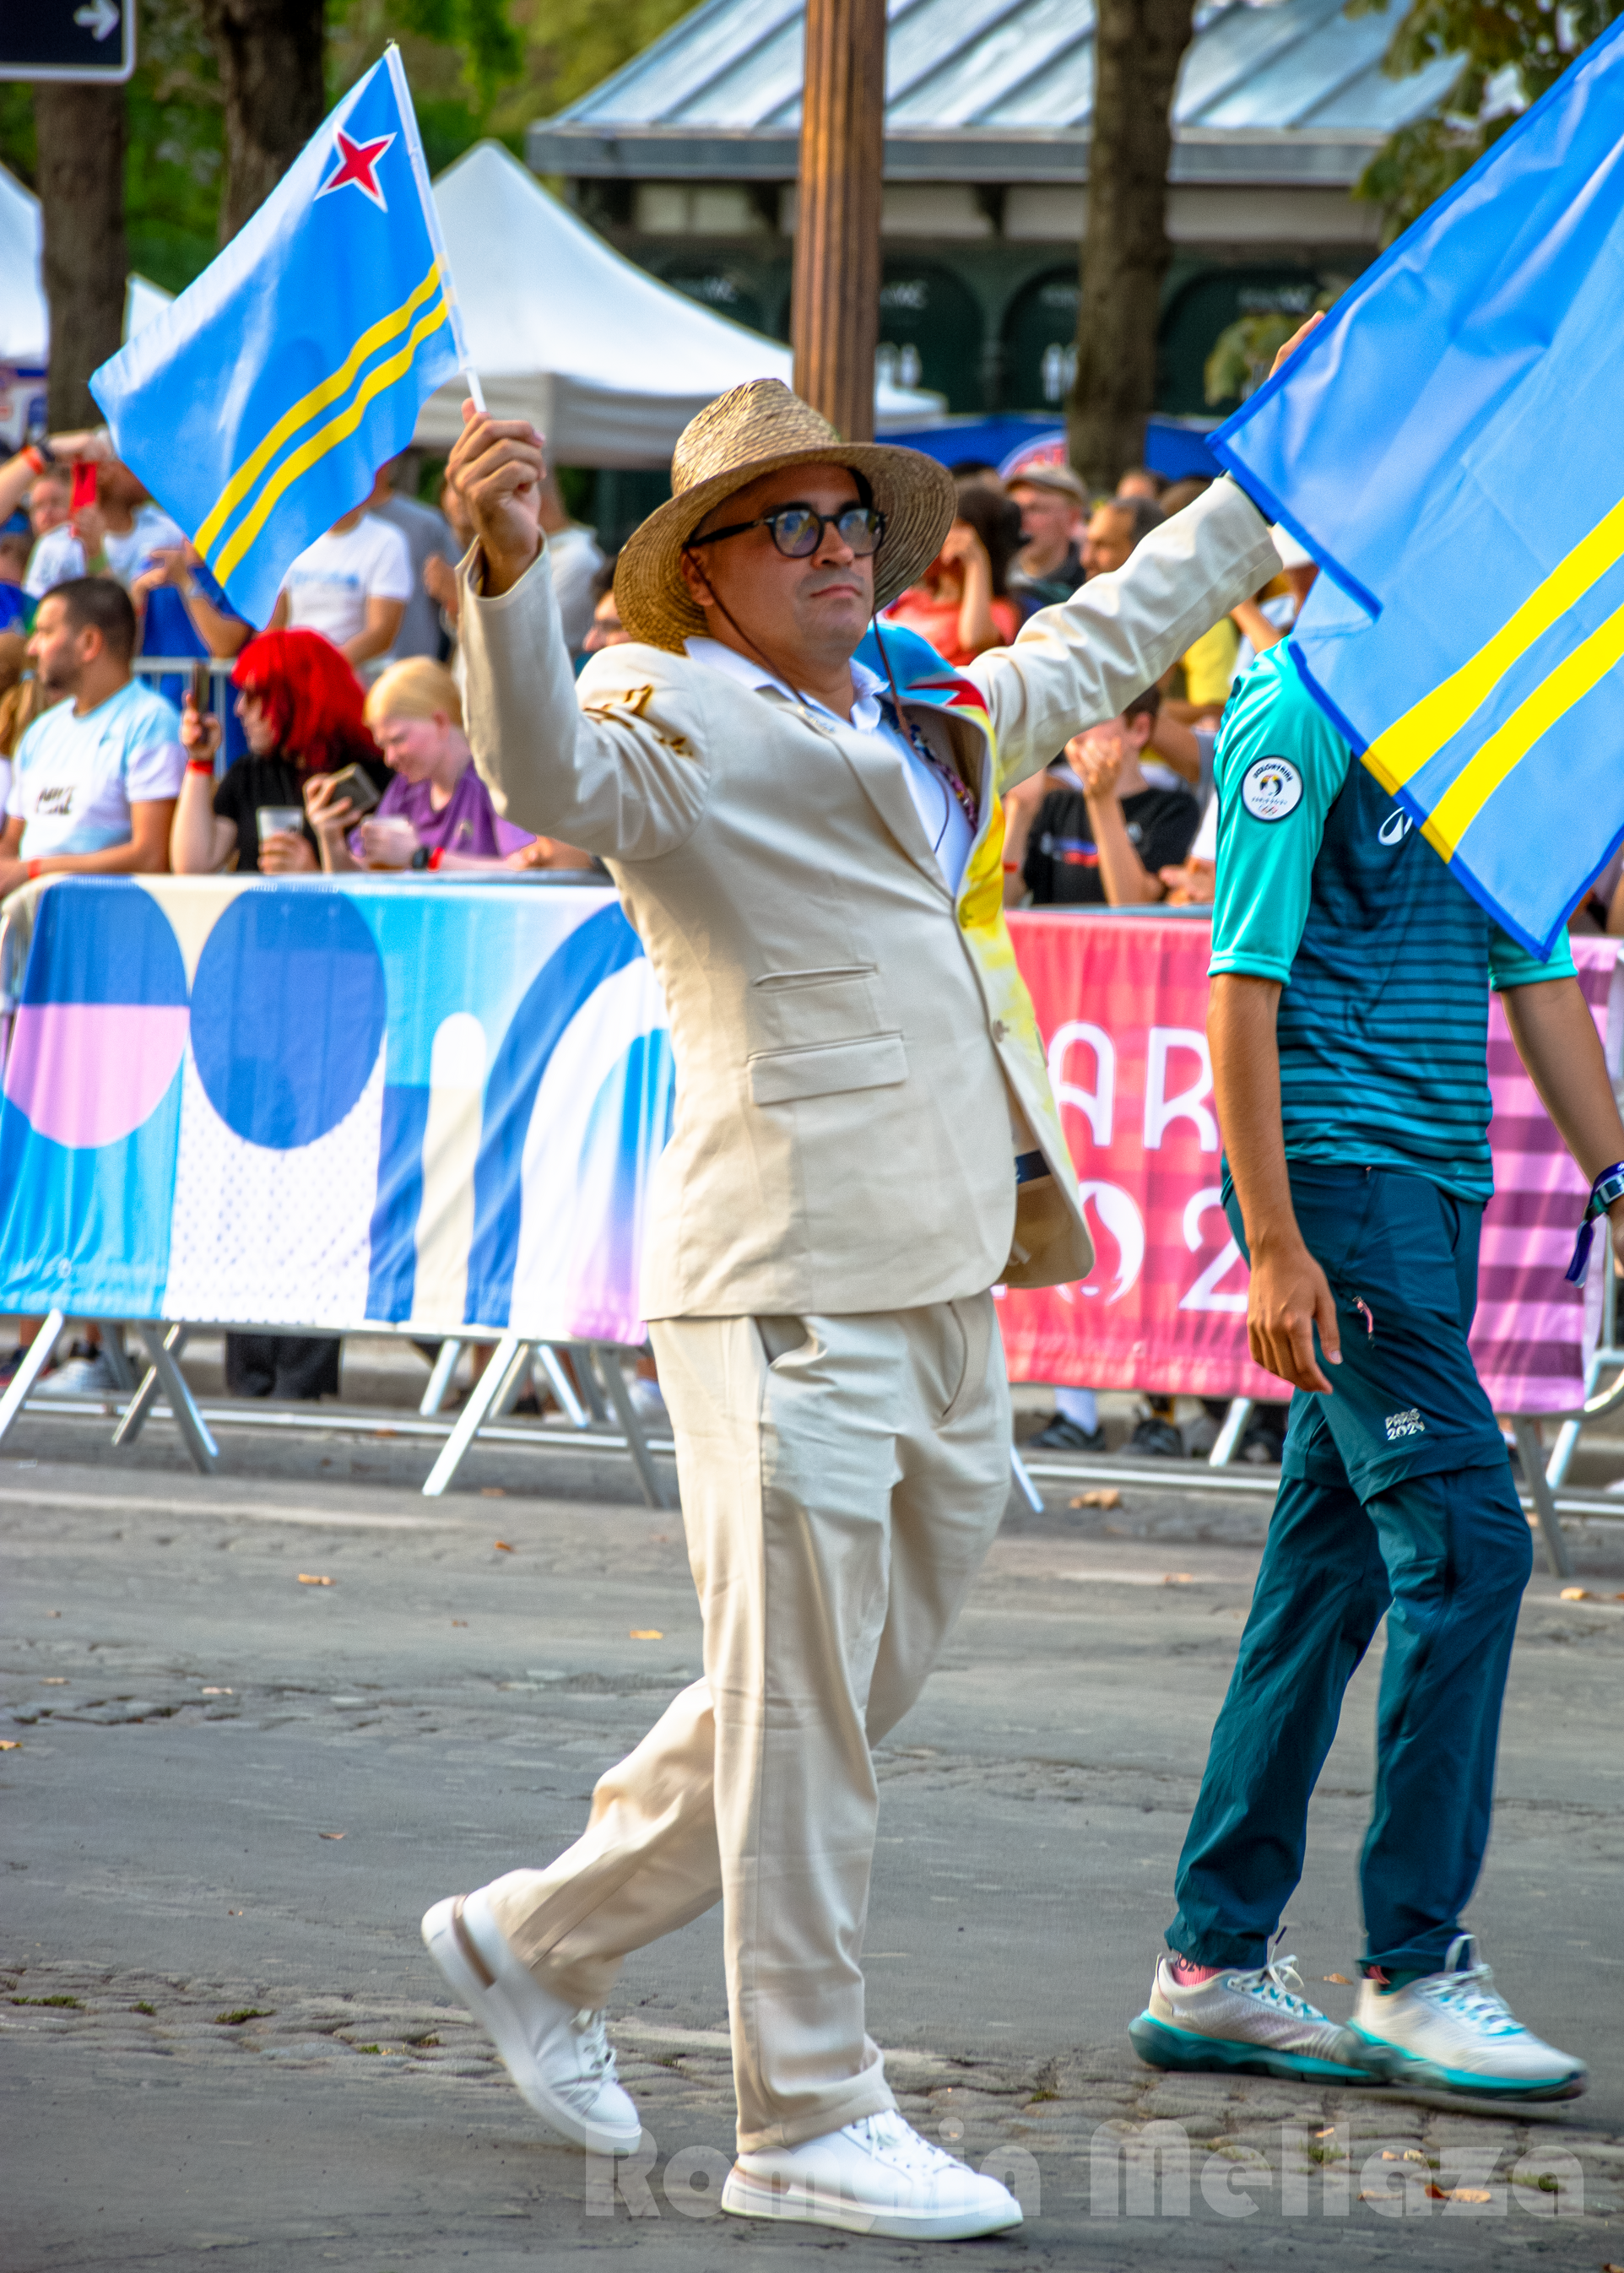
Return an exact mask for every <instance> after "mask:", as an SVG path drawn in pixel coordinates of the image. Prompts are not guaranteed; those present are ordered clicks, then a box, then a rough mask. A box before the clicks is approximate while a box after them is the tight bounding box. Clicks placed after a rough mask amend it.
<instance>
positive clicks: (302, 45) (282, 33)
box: [204, 0, 327, 244]
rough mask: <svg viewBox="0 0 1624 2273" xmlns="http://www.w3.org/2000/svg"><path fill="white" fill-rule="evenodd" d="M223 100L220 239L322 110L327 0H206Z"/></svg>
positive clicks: (261, 196)
mask: <svg viewBox="0 0 1624 2273" xmlns="http://www.w3.org/2000/svg"><path fill="white" fill-rule="evenodd" d="M204 12H205V16H206V19H207V24H208V32H209V37H210V39H211V40H212V41H214V52H215V55H216V56H217V57H218V59H219V64H220V85H221V90H222V95H223V98H224V106H225V130H226V178H225V187H224V189H223V191H222V194H221V199H220V242H221V243H222V244H227V243H228V242H229V240H230V239H231V238H232V237H234V236H236V235H237V230H238V229H241V227H242V226H243V223H244V221H246V220H247V219H248V217H249V215H250V214H253V213H256V212H257V211H258V210H259V206H262V205H263V204H264V203H265V200H266V199H267V197H269V195H270V193H271V191H273V190H274V188H275V186H276V184H277V183H278V182H280V181H281V179H282V176H283V175H284V174H285V173H286V172H287V170H288V169H289V166H290V165H291V164H292V163H293V161H294V160H295V159H296V158H297V156H298V154H299V152H300V151H301V150H302V149H303V148H304V147H305V144H306V143H307V142H308V141H309V139H310V138H311V136H312V134H313V133H314V132H315V131H316V129H317V127H318V126H320V124H321V122H322V120H323V118H324V117H325V116H327V89H326V86H325V85H324V82H323V77H322V65H323V60H324V49H325V36H326V7H325V0H204Z"/></svg>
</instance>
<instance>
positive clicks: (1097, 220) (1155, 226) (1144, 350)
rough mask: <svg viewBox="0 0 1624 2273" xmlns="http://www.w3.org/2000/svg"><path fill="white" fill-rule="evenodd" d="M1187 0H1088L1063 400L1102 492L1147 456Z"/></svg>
mask: <svg viewBox="0 0 1624 2273" xmlns="http://www.w3.org/2000/svg"><path fill="white" fill-rule="evenodd" d="M1192 14H1193V8H1192V0H1098V5H1097V11H1096V29H1095V33H1094V128H1093V139H1092V142H1091V145H1090V148H1089V154H1088V218H1087V225H1086V234H1085V236H1084V238H1083V266H1082V296H1081V299H1080V301H1079V306H1078V311H1077V380H1076V384H1075V385H1074V386H1073V387H1072V389H1071V401H1069V403H1068V404H1067V406H1066V426H1067V430H1068V436H1069V440H1070V446H1071V462H1072V464H1073V465H1074V466H1075V467H1076V469H1077V470H1078V472H1079V474H1080V475H1081V476H1082V477H1083V479H1084V481H1086V483H1087V484H1089V486H1090V487H1091V488H1093V489H1094V490H1096V491H1103V492H1105V493H1106V494H1107V495H1109V492H1110V491H1112V490H1113V489H1115V487H1116V481H1117V477H1118V476H1119V475H1121V474H1122V473H1123V472H1124V470H1125V469H1126V468H1128V467H1129V466H1135V465H1139V464H1141V463H1142V462H1143V460H1144V454H1145V421H1146V418H1147V416H1148V415H1149V412H1150V410H1151V409H1152V407H1153V405H1154V401H1155V387H1156V324H1157V319H1158V318H1159V316H1160V314H1161V303H1162V278H1163V276H1165V275H1166V274H1167V266H1168V262H1169V259H1171V258H1172V247H1171V245H1170V244H1169V242H1168V234H1167V176H1168V161H1169V158H1170V156H1171V154H1172V148H1173V126H1172V116H1171V111H1172V102H1173V89H1174V85H1175V83H1176V81H1177V78H1178V67H1179V64H1181V62H1182V61H1183V60H1184V49H1186V48H1187V47H1188V46H1189V44H1190V34H1191V28H1192V25H1191V19H1192Z"/></svg>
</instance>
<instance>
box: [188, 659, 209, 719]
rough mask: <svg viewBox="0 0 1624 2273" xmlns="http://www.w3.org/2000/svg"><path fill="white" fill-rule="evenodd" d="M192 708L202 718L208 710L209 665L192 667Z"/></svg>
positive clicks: (199, 664)
mask: <svg viewBox="0 0 1624 2273" xmlns="http://www.w3.org/2000/svg"><path fill="white" fill-rule="evenodd" d="M192 709H194V710H195V711H196V712H197V714H198V716H199V718H200V717H201V716H203V714H204V712H205V711H206V710H207V709H208V665H207V664H206V663H194V664H192Z"/></svg>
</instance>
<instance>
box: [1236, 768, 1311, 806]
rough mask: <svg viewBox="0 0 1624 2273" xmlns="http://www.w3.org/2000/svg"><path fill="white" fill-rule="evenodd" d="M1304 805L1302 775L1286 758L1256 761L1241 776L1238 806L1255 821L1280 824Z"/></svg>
mask: <svg viewBox="0 0 1624 2273" xmlns="http://www.w3.org/2000/svg"><path fill="white" fill-rule="evenodd" d="M1302 802H1303V776H1302V775H1301V774H1300V773H1298V771H1297V768H1296V767H1295V766H1294V765H1293V764H1292V763H1291V761H1290V760H1289V758H1259V760H1258V761H1257V763H1256V764H1255V765H1251V766H1248V767H1247V769H1246V770H1245V772H1244V775H1243V776H1241V803H1242V804H1243V805H1244V806H1245V808H1246V810H1247V812H1248V813H1249V814H1251V815H1252V819H1253V820H1254V821H1283V820H1284V819H1285V817H1286V815H1287V814H1289V813H1295V812H1296V811H1297V807H1298V806H1299V805H1301V803H1302Z"/></svg>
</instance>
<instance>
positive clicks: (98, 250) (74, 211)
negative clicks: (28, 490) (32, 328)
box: [34, 79, 126, 431]
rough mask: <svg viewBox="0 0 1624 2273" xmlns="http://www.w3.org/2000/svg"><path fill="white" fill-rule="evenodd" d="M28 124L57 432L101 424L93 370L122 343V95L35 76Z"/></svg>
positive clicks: (50, 417)
mask: <svg viewBox="0 0 1624 2273" xmlns="http://www.w3.org/2000/svg"><path fill="white" fill-rule="evenodd" d="M34 130H35V134H36V137H37V139H38V143H39V162H38V165H37V168H36V180H37V184H38V187H39V192H40V206H41V221H42V224H43V232H44V244H43V258H42V262H41V265H42V266H43V269H44V272H45V299H46V304H47V306H48V307H49V310H50V378H49V384H48V389H47V396H46V404H47V407H46V414H45V415H46V419H47V422H48V424H49V426H50V427H51V429H52V431H61V430H62V429H63V428H64V427H71V426H95V425H99V424H101V419H102V413H101V412H100V411H99V410H98V409H97V408H96V406H95V402H94V400H93V398H92V395H91V393H90V374H91V372H92V371H94V370H95V368H96V366H97V364H102V363H105V362H106V361H107V359H108V357H109V356H111V355H117V352H118V349H119V343H120V341H122V340H123V338H124V280H125V269H126V263H125V260H124V89H123V87H122V86H83V85H79V84H77V83H76V82H74V81H73V80H71V79H41V80H40V81H39V82H38V83H37V85H36V86H35V87H34Z"/></svg>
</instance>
